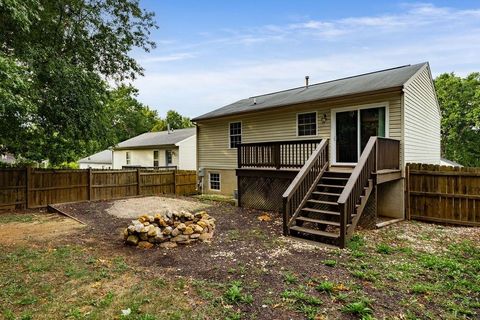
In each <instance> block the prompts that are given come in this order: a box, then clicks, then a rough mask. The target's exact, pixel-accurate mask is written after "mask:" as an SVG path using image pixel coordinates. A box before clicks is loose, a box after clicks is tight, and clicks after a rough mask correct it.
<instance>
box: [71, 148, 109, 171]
mask: <svg viewBox="0 0 480 320" xmlns="http://www.w3.org/2000/svg"><path fill="white" fill-rule="evenodd" d="M77 163H78V166H79V168H80V169H90V168H91V169H112V168H113V166H112V150H109V149H107V150H103V151H100V152H97V153H95V154H92V155H91V156H88V157H85V158H83V159H80V160H78V161H77Z"/></svg>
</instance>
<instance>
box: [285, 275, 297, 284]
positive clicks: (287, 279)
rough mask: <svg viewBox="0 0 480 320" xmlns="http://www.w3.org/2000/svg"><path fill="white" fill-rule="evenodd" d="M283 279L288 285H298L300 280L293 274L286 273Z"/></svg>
mask: <svg viewBox="0 0 480 320" xmlns="http://www.w3.org/2000/svg"><path fill="white" fill-rule="evenodd" d="M283 279H284V281H285V282H286V283H288V284H294V283H297V280H298V279H297V277H296V276H295V275H294V274H293V273H291V272H285V273H284V274H283Z"/></svg>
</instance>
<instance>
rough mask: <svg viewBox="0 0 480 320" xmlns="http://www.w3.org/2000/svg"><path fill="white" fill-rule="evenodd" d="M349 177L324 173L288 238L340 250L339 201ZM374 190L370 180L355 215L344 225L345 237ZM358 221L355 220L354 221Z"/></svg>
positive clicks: (348, 174)
mask: <svg viewBox="0 0 480 320" xmlns="http://www.w3.org/2000/svg"><path fill="white" fill-rule="evenodd" d="M350 176H351V173H349V172H335V171H326V172H325V173H324V174H323V175H322V177H321V178H320V181H319V183H318V184H317V186H316V188H315V191H313V192H312V194H311V195H310V197H309V199H308V200H307V201H306V203H305V205H304V206H303V207H302V208H301V210H300V212H299V214H298V215H297V216H296V217H294V219H293V221H292V225H291V226H290V228H289V229H290V236H292V237H297V238H303V239H307V240H313V241H317V242H322V243H325V244H329V245H335V246H340V243H339V242H340V240H341V230H340V224H341V223H340V218H341V212H340V209H339V203H338V199H339V197H340V195H341V194H342V192H343V191H344V189H345V185H346V184H347V181H348V179H349V178H350ZM372 189H373V180H372V179H370V180H369V183H368V186H366V187H365V188H364V192H363V194H362V195H361V196H360V197H359V199H358V203H357V204H356V213H355V214H353V215H352V221H350V222H349V223H348V224H347V234H348V233H353V231H354V229H355V226H356V223H357V222H358V220H359V218H360V216H361V215H362V212H363V209H364V208H365V204H366V202H367V200H368V197H369V196H370V193H371V191H372ZM357 217H358V218H357Z"/></svg>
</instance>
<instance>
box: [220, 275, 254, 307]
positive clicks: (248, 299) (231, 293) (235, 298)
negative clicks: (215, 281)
mask: <svg viewBox="0 0 480 320" xmlns="http://www.w3.org/2000/svg"><path fill="white" fill-rule="evenodd" d="M224 296H225V299H227V300H228V301H230V302H234V303H247V304H250V303H252V302H253V296H252V295H251V294H246V293H245V294H244V293H243V288H242V282H241V281H232V282H231V283H230V285H229V286H228V289H227V291H226V292H225V295H224Z"/></svg>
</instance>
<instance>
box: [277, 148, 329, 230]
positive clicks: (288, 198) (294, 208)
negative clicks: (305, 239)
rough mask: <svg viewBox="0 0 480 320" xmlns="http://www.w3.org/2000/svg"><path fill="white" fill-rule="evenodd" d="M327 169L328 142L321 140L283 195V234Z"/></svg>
mask: <svg viewBox="0 0 480 320" xmlns="http://www.w3.org/2000/svg"><path fill="white" fill-rule="evenodd" d="M327 168H328V140H327V139H325V140H322V141H321V142H320V144H319V145H318V146H317V148H316V149H315V150H314V152H313V153H312V154H311V155H310V157H309V158H308V160H307V162H306V163H305V165H304V166H303V167H302V169H301V170H300V171H299V172H298V174H297V176H296V177H295V179H294V180H293V181H292V183H291V184H290V186H289V187H288V188H287V190H286V191H285V193H284V194H283V233H284V234H285V235H288V233H289V232H288V230H289V226H290V224H291V221H292V220H293V219H294V218H295V217H296V216H297V215H298V213H299V211H300V210H301V208H302V207H303V205H304V204H305V202H306V201H307V200H308V198H309V197H310V195H311V193H312V192H313V191H314V190H315V188H316V186H317V183H318V181H319V180H320V177H321V176H322V174H323V173H324V172H325V170H326V169H327Z"/></svg>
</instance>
